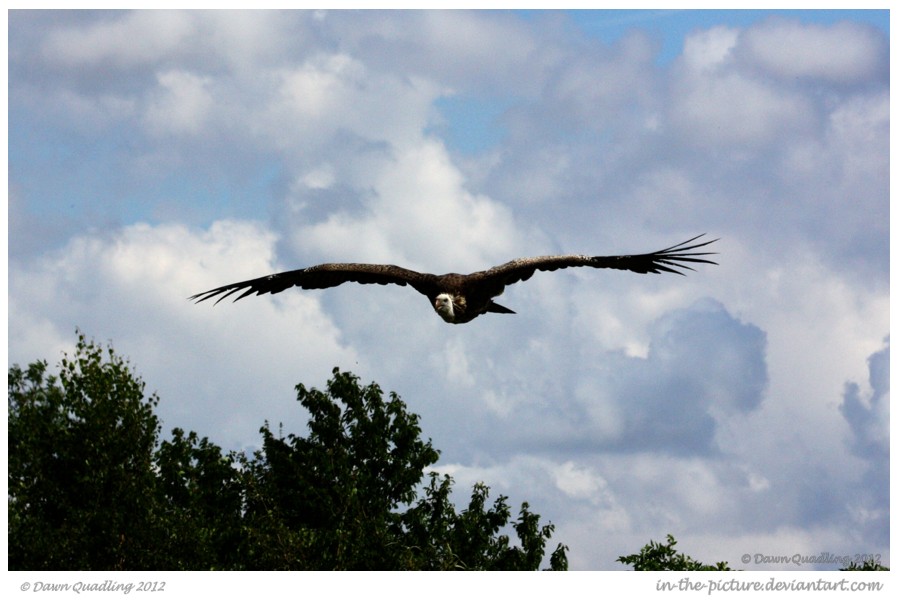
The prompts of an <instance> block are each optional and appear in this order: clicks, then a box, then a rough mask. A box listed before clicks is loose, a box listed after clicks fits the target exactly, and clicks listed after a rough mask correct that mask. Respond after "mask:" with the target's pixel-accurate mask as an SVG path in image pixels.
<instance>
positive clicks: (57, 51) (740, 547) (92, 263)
mask: <svg viewBox="0 0 900 600" xmlns="http://www.w3.org/2000/svg"><path fill="white" fill-rule="evenodd" d="M888 29H889V24H888V14H887V12H886V11H875V12H872V11H869V12H856V11H849V12H797V11H788V12H755V11H754V12H721V11H714V12H702V13H698V12H672V11H645V12H640V11H596V12H578V13H567V12H540V13H535V12H492V11H487V12H340V11H338V12H167V11H158V12H157V11H154V12H57V11H51V12H22V11H13V12H11V13H9V119H8V128H9V129H8V136H9V143H8V150H9V159H8V165H9V188H8V194H9V210H8V217H9V228H8V232H9V244H8V252H9V260H8V264H9V278H8V284H9V293H8V299H9V311H8V327H9V332H8V339H9V344H8V345H9V348H8V350H9V363H10V364H12V363H19V364H22V365H24V364H27V363H28V362H31V361H34V360H36V359H47V360H49V361H50V362H51V364H53V363H56V362H58V360H59V358H60V357H61V353H62V352H63V351H70V350H71V349H72V348H73V346H74V341H75V328H76V327H78V328H80V329H81V330H82V331H84V332H85V333H86V334H87V335H88V336H89V337H92V338H94V339H95V340H97V341H99V342H104V343H105V342H107V341H111V342H112V345H113V347H114V348H115V349H116V350H117V351H118V352H120V353H121V354H124V355H126V356H128V357H129V358H130V360H131V361H132V362H133V364H134V365H135V366H136V368H137V371H138V372H139V373H140V374H141V375H142V377H143V378H144V380H145V381H146V382H147V386H148V391H155V392H157V393H158V395H159V396H160V398H161V403H160V406H159V410H158V414H159V415H160V416H161V418H162V419H163V421H164V435H166V436H167V435H168V432H169V431H170V430H171V429H172V428H173V427H182V428H185V429H193V430H196V431H197V432H198V433H200V434H201V435H205V436H208V437H209V438H210V439H211V440H212V441H214V442H216V443H217V444H219V445H221V446H223V447H225V448H226V449H242V448H243V449H251V448H254V447H255V446H257V445H258V443H259V440H260V437H259V434H258V429H259V427H260V426H261V425H262V424H263V422H264V421H266V420H268V421H269V422H270V423H272V424H273V425H277V424H278V423H283V428H284V431H285V432H286V433H287V432H296V433H302V432H303V431H305V423H306V418H307V416H306V414H304V413H303V412H302V410H301V409H300V406H299V405H298V404H297V402H296V401H295V392H294V389H293V388H294V385H295V384H297V383H298V382H303V383H304V384H305V385H307V386H311V387H323V386H324V385H325V383H326V381H327V379H328V378H329V376H330V373H331V369H332V368H333V367H334V366H339V367H341V368H342V369H345V370H350V371H352V372H354V373H356V374H357V375H359V376H360V377H361V379H362V380H363V382H364V383H368V382H370V381H375V382H377V383H378V384H380V385H381V386H382V388H383V389H384V390H385V391H389V390H393V391H396V392H397V393H399V394H400V396H401V397H402V398H403V399H404V400H405V401H406V403H407V404H408V406H409V409H410V410H411V411H412V412H415V413H417V414H420V415H421V416H422V427H423V430H424V435H425V436H426V437H430V438H431V439H432V440H433V443H434V445H435V447H436V448H438V449H440V450H441V451H442V455H441V460H440V462H439V464H438V468H439V470H441V471H443V472H448V473H451V474H452V475H453V476H454V477H455V479H456V482H457V485H456V490H457V492H458V494H457V498H458V504H459V505H461V504H462V502H463V501H464V500H465V499H466V497H467V496H468V494H469V492H470V491H471V485H472V483H474V482H475V481H484V482H485V483H487V484H488V485H490V486H491V489H492V491H493V493H494V494H500V493H502V494H505V495H508V496H509V497H510V501H511V503H513V505H514V506H515V507H518V505H519V503H521V502H522V501H528V502H529V503H530V504H531V506H532V508H533V509H534V510H535V511H537V512H538V513H540V514H541V516H542V520H544V521H547V520H549V521H552V522H553V523H554V524H555V525H556V533H555V535H554V537H553V540H552V541H551V544H550V548H551V549H552V548H554V547H555V546H556V543H557V542H562V543H565V544H567V545H568V546H569V548H570V551H569V558H570V561H571V567H572V568H575V569H600V570H608V569H619V568H623V567H622V565H620V564H618V563H616V562H615V559H616V557H618V556H620V555H623V554H629V553H633V552H636V551H637V550H638V549H639V548H640V547H641V546H643V545H644V544H646V543H647V542H648V541H649V540H651V539H654V540H664V539H665V536H666V534H667V533H671V534H673V535H674V536H675V537H676V538H677V539H678V540H679V548H680V549H682V550H683V551H685V552H687V553H688V554H691V555H692V556H694V557H695V558H698V559H701V560H705V561H717V560H726V561H728V562H729V563H731V565H732V566H734V567H737V568H745V569H755V568H763V567H766V568H770V567H771V566H772V565H757V564H754V562H751V563H749V564H745V563H742V562H741V556H742V555H744V554H748V553H749V554H751V555H754V554H757V553H759V554H765V555H789V556H790V555H794V554H797V553H799V554H802V555H819V554H820V553H831V554H834V555H839V556H840V555H849V556H853V555H854V554H857V553H868V554H880V555H881V557H882V563H883V564H889V562H890V561H889V534H888V524H889V502H888V497H889V493H888V447H889V444H888V439H889V431H888V412H889V411H888V404H889V371H888V364H889V339H888V335H889V153H888V150H889V37H888ZM701 233H708V234H709V235H710V236H714V237H718V238H721V239H720V241H719V242H717V243H716V245H715V246H716V250H718V251H719V252H720V255H719V257H718V259H717V260H718V261H719V263H720V265H719V266H715V267H713V266H704V267H701V268H699V269H698V271H697V272H696V273H691V274H690V275H689V276H688V277H677V276H674V275H657V276H649V275H637V274H633V273H618V272H606V271H593V270H591V271H586V270H569V271H561V272H556V273H546V274H539V275H536V276H535V277H534V278H533V279H531V280H530V281H529V282H527V283H524V284H519V285H517V286H514V287H511V288H508V289H507V291H506V293H505V294H504V296H503V299H502V301H501V302H502V304H504V305H506V306H509V307H510V308H512V309H513V310H515V311H516V312H517V313H518V314H517V315H487V316H483V317H481V318H479V319H477V320H475V321H474V322H472V323H470V324H467V325H462V326H451V325H447V324H445V323H444V322H443V321H442V320H441V319H440V318H439V317H437V315H436V314H434V312H433V311H432V309H431V308H430V306H429V304H428V301H427V300H426V299H425V298H424V297H422V296H420V295H418V294H417V293H416V292H414V291H412V290H410V289H409V288H400V287H395V286H394V287H381V286H365V287H362V286H354V285H346V286H342V287H340V288H336V289H333V290H325V291H318V292H301V291H296V290H292V291H290V292H286V293H283V294H279V295H277V296H266V297H259V298H248V299H245V300H242V301H241V302H239V303H236V304H231V303H222V304H219V305H218V306H215V307H213V306H212V305H211V304H209V303H205V304H201V305H194V304H191V303H190V302H188V301H187V300H186V297H187V296H189V295H191V294H194V293H196V292H199V291H203V290H206V289H208V288H211V287H215V286H218V285H222V284H225V283H230V282H232V281H239V280H243V279H248V278H252V277H257V276H260V275H265V274H268V273H271V272H276V271H281V270H288V269H294V268H299V267H303V266H308V265H312V264H316V263H319V262H326V261H357V262H391V263H395V264H400V265H404V266H407V267H409V268H413V269H417V270H423V271H428V272H434V273H443V272H449V271H456V272H470V271H474V270H480V269H483V268H486V267H489V266H492V265H495V264H499V263H501V262H505V261H506V260H509V259H511V258H513V257H518V256H529V255H539V254H552V253H569V252H577V253H590V254H619V253H640V252H647V251H651V250H657V249H660V248H663V247H666V246H669V245H672V244H674V243H676V242H680V241H683V240H685V239H688V238H690V237H693V236H694V235H697V234H701ZM839 566H840V565H836V564H828V565H819V567H820V568H823V567H824V568H828V569H837V568H839ZM799 568H812V565H802V566H801V567H799Z"/></svg>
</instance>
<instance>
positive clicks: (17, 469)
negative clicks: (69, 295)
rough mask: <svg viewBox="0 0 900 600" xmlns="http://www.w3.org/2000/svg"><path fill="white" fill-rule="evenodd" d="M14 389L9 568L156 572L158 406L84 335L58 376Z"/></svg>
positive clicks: (42, 370) (36, 377)
mask: <svg viewBox="0 0 900 600" xmlns="http://www.w3.org/2000/svg"><path fill="white" fill-rule="evenodd" d="M8 384H9V477H8V480H9V565H10V567H11V568H28V569H141V568H146V567H150V566H151V564H150V563H148V562H146V560H148V559H149V554H151V553H152V548H154V547H155V545H156V542H157V541H158V535H159V533H160V532H159V530H158V528H157V527H156V523H154V516H153V510H152V508H153V504H152V502H153V497H152V494H151V493H150V492H151V490H153V487H154V474H153V469H152V465H153V451H154V448H155V446H156V442H157V436H158V434H159V422H158V421H157V419H156V417H155V416H154V414H153V409H154V407H155V406H156V404H157V402H158V400H157V398H156V397H155V396H151V397H150V398H144V384H143V382H142V381H141V380H140V379H139V378H137V377H134V376H133V375H132V373H131V370H130V368H129V366H128V364H127V363H126V362H125V361H123V360H122V359H121V358H119V357H118V356H116V354H115V353H114V352H113V351H112V349H110V350H109V351H108V356H107V360H106V361H104V360H103V351H102V350H101V349H100V348H99V347H97V346H95V345H93V344H91V343H88V342H86V341H85V339H84V336H83V335H79V337H78V344H77V347H76V352H75V355H74V357H71V358H70V357H68V356H67V357H64V358H63V359H62V362H61V369H60V373H59V376H53V375H48V374H47V363H46V362H36V363H33V364H31V365H29V367H28V369H27V370H25V371H23V370H22V369H20V368H19V367H18V366H14V367H12V368H11V369H10V370H9V380H8Z"/></svg>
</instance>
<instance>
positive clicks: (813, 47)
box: [741, 19, 885, 84]
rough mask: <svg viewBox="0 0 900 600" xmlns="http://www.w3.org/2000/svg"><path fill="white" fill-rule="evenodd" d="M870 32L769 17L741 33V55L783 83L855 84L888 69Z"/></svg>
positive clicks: (857, 26)
mask: <svg viewBox="0 0 900 600" xmlns="http://www.w3.org/2000/svg"><path fill="white" fill-rule="evenodd" d="M872 33H873V32H872V31H871V29H869V28H868V27H867V26H864V25H860V24H857V23H851V22H846V21H845V22H840V23H836V24H834V25H830V26H823V25H808V24H801V23H797V22H793V21H787V20H780V19H771V20H769V21H766V22H765V23H763V24H761V25H758V26H756V27H752V28H750V29H748V30H747V31H746V32H745V33H744V34H743V39H742V40H741V46H742V54H743V56H745V57H746V60H747V61H749V62H750V63H752V64H753V65H755V66H758V67H759V68H761V69H763V70H764V71H765V72H766V73H771V74H773V75H775V76H777V77H780V78H783V79H793V78H810V79H818V80H825V81H829V82H835V83H842V84H849V83H856V82H859V81H865V80H868V79H870V78H872V77H874V76H877V75H878V74H879V73H880V72H883V71H884V66H885V65H884V63H883V61H884V56H885V52H884V50H885V48H884V44H883V42H882V41H881V40H880V39H879V38H878V37H877V36H874V35H872Z"/></svg>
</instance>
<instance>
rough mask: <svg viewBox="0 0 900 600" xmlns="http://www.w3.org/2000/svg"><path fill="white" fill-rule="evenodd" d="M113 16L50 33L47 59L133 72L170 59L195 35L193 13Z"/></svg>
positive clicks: (159, 12)
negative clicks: (138, 68)
mask: <svg viewBox="0 0 900 600" xmlns="http://www.w3.org/2000/svg"><path fill="white" fill-rule="evenodd" d="M113 14H114V13H107V14H106V15H104V16H103V17H102V18H101V19H98V20H97V21H95V22H94V23H90V24H88V25H86V26H82V27H78V26H76V27H60V28H58V29H55V30H53V31H51V32H50V33H49V34H48V35H47V36H46V39H45V41H44V43H43V47H42V50H43V55H44V58H45V59H46V60H48V61H50V62H54V63H57V64H60V65H64V66H68V67H79V66H85V65H87V66H95V65H97V64H99V63H109V64H112V65H114V66H116V67H117V68H123V69H126V68H133V67H136V66H143V65H147V64H153V63H156V62H157V61H159V60H160V59H163V58H168V57H171V56H172V55H173V54H174V53H176V52H177V50H178V49H179V48H180V47H181V45H182V44H183V42H184V41H185V40H186V39H188V38H189V37H190V36H192V35H193V34H194V33H195V31H196V30H195V26H194V18H193V16H192V13H187V12H183V11H169V10H151V11H135V12H128V13H124V14H118V15H115V16H112V15H113ZM115 17H118V18H115Z"/></svg>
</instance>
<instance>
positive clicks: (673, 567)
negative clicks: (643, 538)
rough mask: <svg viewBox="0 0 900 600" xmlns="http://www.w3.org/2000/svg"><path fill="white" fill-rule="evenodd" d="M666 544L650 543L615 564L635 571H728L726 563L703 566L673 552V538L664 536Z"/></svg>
mask: <svg viewBox="0 0 900 600" xmlns="http://www.w3.org/2000/svg"><path fill="white" fill-rule="evenodd" d="M666 540H667V541H668V543H666V544H663V543H661V542H654V541H653V540H651V541H650V543H649V544H647V545H646V546H644V547H643V548H641V551H640V552H639V553H638V554H631V555H629V556H620V557H619V558H618V559H616V560H617V562H620V563H623V564H626V565H632V566H633V567H634V570H635V571H730V570H731V569H730V568H729V567H728V563H727V562H717V563H716V564H715V566H711V565H704V564H703V563H701V562H700V561H697V560H694V559H693V558H691V557H690V556H687V555H685V554H683V553H681V554H677V553H676V552H675V544H676V543H677V542H676V541H675V538H674V537H673V536H672V534H668V535H666Z"/></svg>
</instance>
